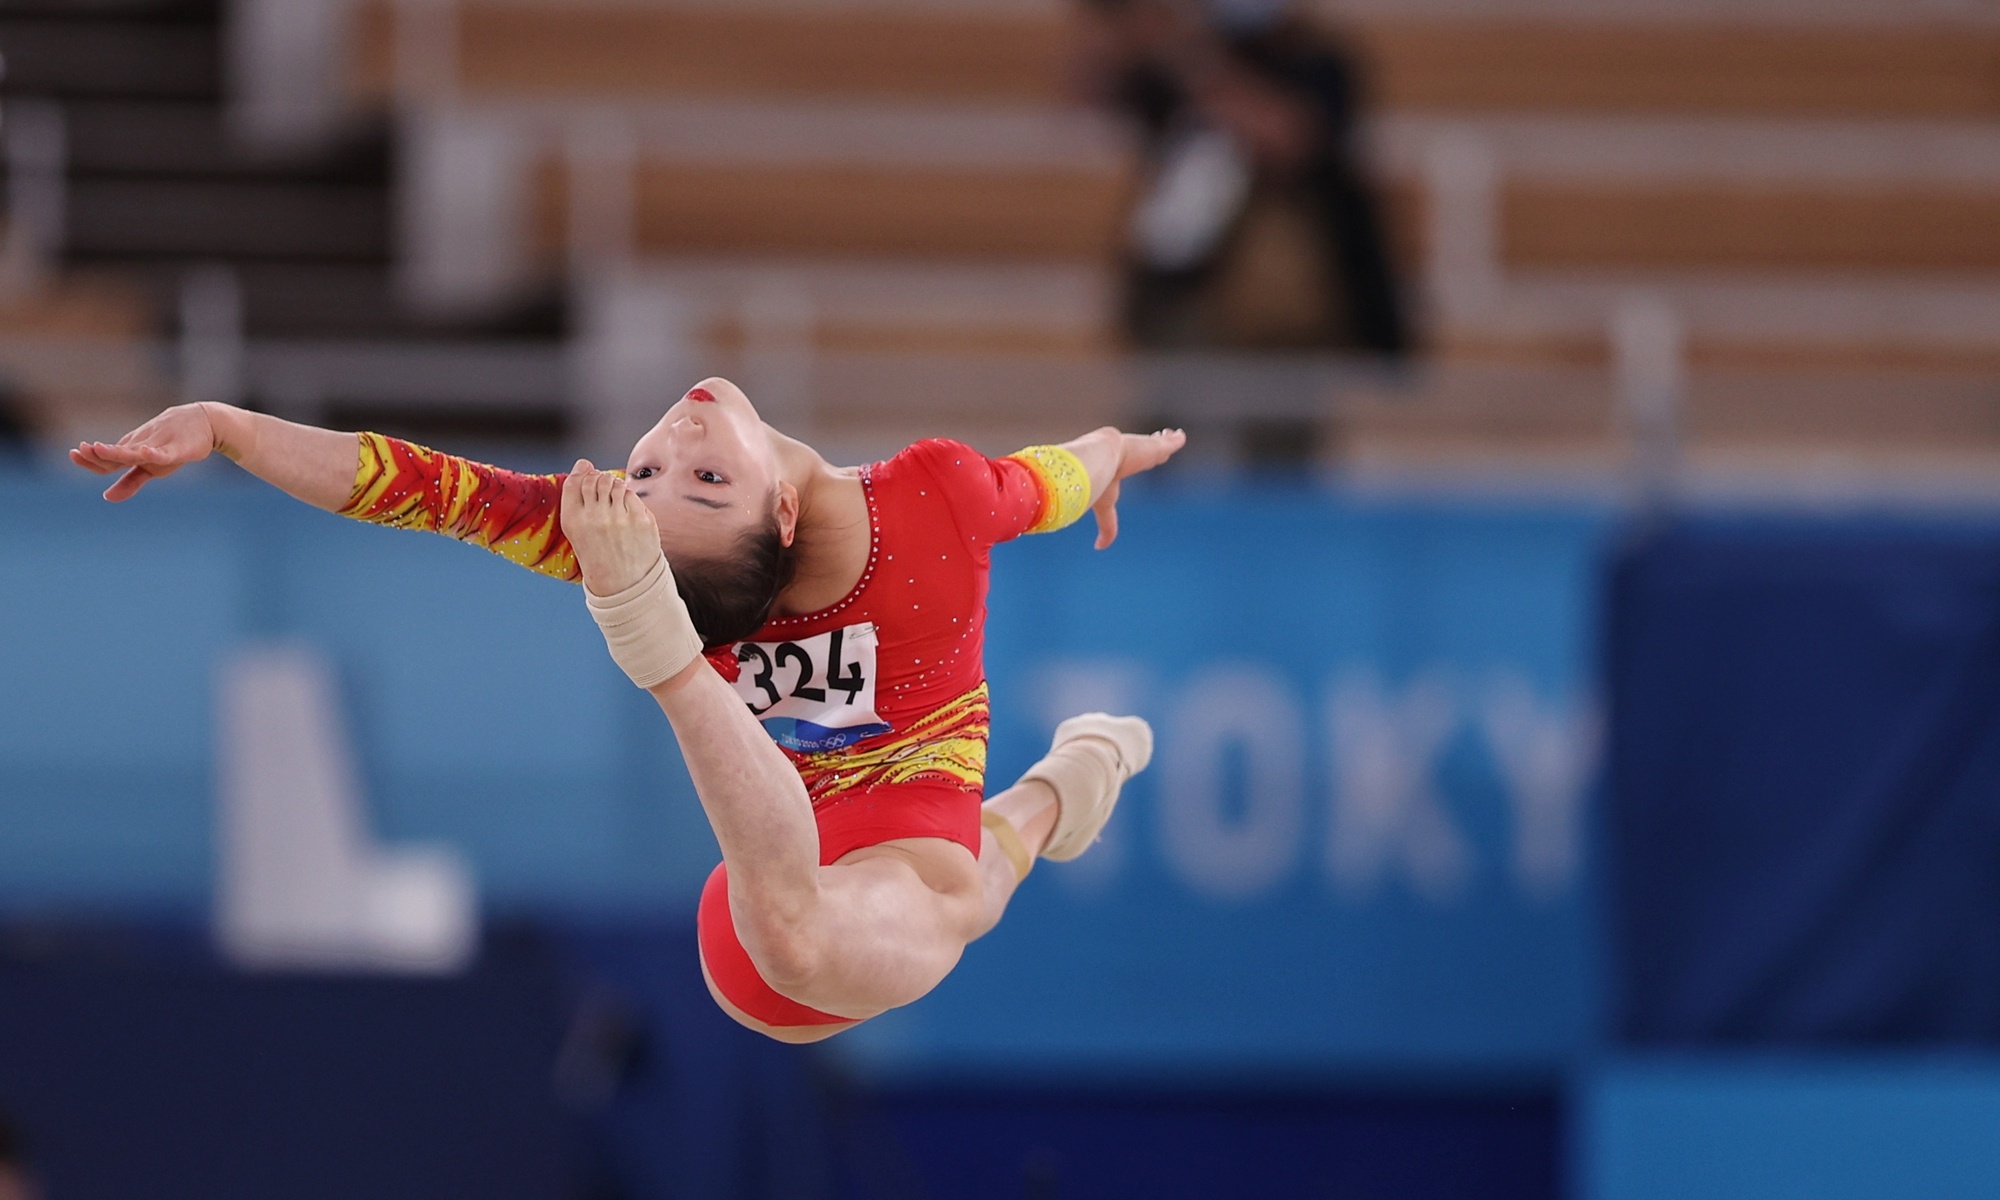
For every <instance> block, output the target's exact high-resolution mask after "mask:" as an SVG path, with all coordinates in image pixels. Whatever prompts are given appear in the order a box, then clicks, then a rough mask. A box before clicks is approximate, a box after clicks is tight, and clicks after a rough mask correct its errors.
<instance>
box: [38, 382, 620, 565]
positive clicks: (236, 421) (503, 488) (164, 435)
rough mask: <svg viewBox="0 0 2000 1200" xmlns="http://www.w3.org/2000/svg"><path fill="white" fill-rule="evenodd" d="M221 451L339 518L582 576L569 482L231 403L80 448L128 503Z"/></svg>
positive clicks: (177, 414) (109, 495) (112, 494)
mask: <svg viewBox="0 0 2000 1200" xmlns="http://www.w3.org/2000/svg"><path fill="white" fill-rule="evenodd" d="M212 453H220V454H222V455H223V456H225V457H227V458H229V459H232V460H234V461H235V462H236V463H237V464H238V465H240V466H241V467H243V468H244V469H245V470H247V471H249V472H250V473H251V474H252V475H255V476H257V477H258V478H259V479H262V480H264V481H265V482H267V483H270V484H272V485H274V486H276V487H278V488H279V489H281V490H283V491H285V492H287V493H289V494H291V495H292V496H295V497H297V498H298V499H300V500H303V501H305V502H306V503H307V504H311V505H313V506H315V507H318V508H324V509H326V510H327V511H329V512H334V513H339V514H340V515H342V516H346V517H353V518H354V519H356V520H360V521H367V522H370V523H372V524H376V525H389V526H393V527H395V528H398V529H420V530H424V531H426V532H430V533H441V534H444V535H445V536H447V537H451V538H456V539H457V540H459V541H462V542H469V543H471V544H472V545H475V546H478V547H480V548H481V549H485V550H490V551H492V552H493V553H495V554H498V555H499V556H501V557H502V558H505V559H507V560H508V561H509V562H513V563H516V564H518V565H520V566H523V567H527V568H528V569H529V570H532V571H536V572H539V573H541V574H544V575H551V576H554V577H555V578H557V579H563V580H568V581H570V582H576V581H577V580H578V579H580V578H581V574H580V572H579V571H578V570H577V565H576V556H575V555H574V554H573V553H572V552H571V550H570V545H569V539H568V538H566V537H564V536H563V532H562V521H561V506H562V476H560V475H528V474H523V473H521V472H518V471H507V470H502V469H501V468H499V467H491V466H487V465H486V464H484V463H477V462H473V461H472V460H470V459H465V458H459V457H456V456H454V455H450V454H441V453H439V452H438V451H435V450H431V449H429V448H427V447H424V446H419V445H416V444H414V443H412V442H405V441H400V440H398V439H396V438H389V437H383V436H382V435H381V434H376V433H335V432H333V431H331V430H326V429H316V428H314V427H312V426H310V425H299V424H296V423H294V422H291V421H284V420H280V419H278V418H277V417H270V416H265V415H263V414H261V413H252V412H245V411H243V410H242V409H239V408H234V407H232V406H230V405H227V404H183V405H178V406H176V407H174V408H170V409H168V410H166V411H165V412H163V413H161V414H160V415H159V416H157V417H154V418H153V419H152V420H150V421H148V422H146V423H145V424H144V425H141V426H140V427H139V428H137V429H135V430H133V431H132V432H131V433H128V434H126V435H125V436H124V437H122V438H120V439H119V440H118V441H117V442H116V443H104V442H86V443H84V444H83V445H81V446H78V447H77V448H76V449H74V450H72V451H70V459H71V461H73V462H75V463H76V464H77V465H78V466H81V467H84V468H86V469H88V470H91V471H95V472H97V473H98V474H100V475H105V474H111V473H113V472H122V474H120V475H119V478H118V480H117V481H116V482H115V483H113V484H112V485H111V487H110V488H109V489H107V490H106V491H105V493H104V498H105V499H107V500H112V501H118V500H124V499H127V498H129V497H131V496H132V495H134V494H135V493H137V492H138V491H139V489H140V488H142V487H144V486H145V485H146V484H147V483H149V482H151V481H152V480H154V479H158V478H160V477H162V476H165V475H170V474H172V473H173V472H175V471H177V470H179V469H180V468H181V467H184V466H186V465H187V464H189V463H191V462H197V461H199V460H201V459H203V458H206V457H208V456H209V455H210V454H212Z"/></svg>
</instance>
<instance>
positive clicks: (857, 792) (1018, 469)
mask: <svg viewBox="0 0 2000 1200" xmlns="http://www.w3.org/2000/svg"><path fill="white" fill-rule="evenodd" d="M361 457H362V461H361V469H360V472H359V474H358V475H357V477H356V480H355V490H354V496H353V499H352V500H351V501H350V502H349V503H348V505H347V507H346V508H345V509H343V510H342V512H343V513H344V514H345V515H348V516H352V517H356V518H359V519H362V520H368V521H374V522H377V523H380V524H387V525H394V526H398V527H401V528H415V529H427V530H431V531H434V532H439V533H444V534H448V535H450V536H452V537H456V538H459V539H460V540H462V541H467V542H471V543H473V544H475V545H479V546H482V547H485V548H487V549H490V550H492V551H493V552H494V553H497V554H501V555H503V556H504V557H507V558H508V559H510V560H511V561H514V562H517V563H520V564H521V565H523V566H526V567H529V568H530V569H533V570H537V571H540V572H542V573H544V574H548V575H553V576H555V577H557V578H561V579H567V580H572V581H575V580H577V579H579V578H580V573H579V571H578V569H577V566H576V559H575V556H574V555H573V554H572V553H571V552H570V549H569V545H568V542H567V540H566V539H564V538H563V536H562V529H561V489H562V478H563V477H562V476H560V475H522V474H518V473H515V472H511V471H502V470H499V469H497V468H493V467H487V466H483V465H481V464H477V463H470V462H468V461H466V460H464V459H459V458H453V457H452V456H449V455H443V454H438V453H436V452H435V451H431V450H427V449H425V448H423V447H420V446H413V445H411V444H409V443H407V442H398V441H395V440H393V439H389V438H383V437H381V436H379V435H376V434H363V435H362V456H361ZM861 481H862V487H863V489H864V492H865V494H866V496H867V501H868V516H869V526H870V530H869V532H870V548H869V558H868V566H867V568H866V570H865V571H864V572H863V574H862V577H861V581H860V582H859V583H858V584H857V585H856V586H855V587H854V589H853V591H851V592H850V593H849V594H848V595H847V596H846V597H845V598H844V599H842V600H841V601H840V602H839V603H837V604H835V605H833V606H832V607H829V608H827V609H824V610H822V611H820V612H816V613H810V614H807V615H804V616H798V617H784V618H779V619H777V620H773V621H771V622H769V623H768V624H767V625H766V626H765V627H764V628H763V629H761V630H759V631H758V632H757V634H756V635H755V636H754V637H753V638H751V639H750V641H749V642H748V643H746V644H745V645H743V646H739V647H735V648H721V649H720V652H712V653H711V655H710V661H711V662H712V663H713V664H714V665H715V666H716V668H717V669H718V670H720V671H721V672H722V673H723V674H724V676H725V677H726V678H730V679H731V681H732V683H733V684H734V685H735V686H736V689H737V692H738V694H739V695H743V696H744V697H745V701H746V703H748V704H749V705H750V706H751V708H752V710H753V711H759V710H762V711H763V712H764V713H765V714H766V715H765V716H764V723H765V727H766V728H767V729H768V730H771V731H772V732H773V736H774V737H776V738H778V739H779V744H780V748H781V749H783V750H784V752H785V754H786V755H787V756H788V757H789V758H790V759H791V760H792V762H793V764H794V766H795V767H796V768H797V769H798V772H799V775H800V778H802V779H803V780H804V781H805V784H806V790H807V793H808V794H809V795H810V796H811V798H812V803H813V813H814V817H815V819H816V823H817V824H818V827H819V835H820V861H821V863H822V864H830V863H832V862H834V861H836V860H837V859H839V858H841V857H842V856H843V855H846V854H848V853H850V852H852V851H854V850H857V849H860V848H862V847H864V846H872V845H877V844H879V843H881V842H885V841H889V840H892V839H896V838H908V837H940V838H945V839H947V840H950V841H954V842H957V843H959V844H960V845H962V846H965V847H966V848H967V849H969V850H971V851H972V852H973V854H974V855H977V854H978V853H979V840H980V838H979V803H980V799H981V796H982V793H983V788H984V783H985V769H986V740H987V730H988V709H987V694H986V680H985V671H984V668H983V665H982V662H981V652H982V649H983V644H984V632H985V618H986V586H987V572H988V566H989V562H988V555H989V551H990V550H991V548H992V547H993V546H994V545H995V544H997V543H999V542H1004V541H1007V540H1010V539H1012V538H1014V537H1018V536H1019V535H1021V534H1023V533H1041V532H1047V531H1050V530H1054V529H1060V528H1062V527H1063V526H1065V525H1068V524H1069V523H1071V522H1073V521H1075V520H1076V519H1077V518H1078V517H1080V516H1081V515H1082V514H1083V512H1084V511H1085V510H1086V509H1087V507H1088V504H1089V493H1090V483H1089V478H1088V476H1087V474H1086V473H1085V471H1084V468H1083V465H1082V464H1081V463H1080V462H1078V461H1077V459H1076V457H1075V456H1074V455H1073V454H1071V453H1069V452H1068V451H1066V450H1063V449H1061V448H1059V447H1052V446H1037V447H1031V448H1029V449H1027V450H1023V451H1021V452H1020V453H1018V454H1014V455H1010V456H1008V457H1006V458H1001V459H990V458H987V457H986V456H985V455H983V454H980V453H979V452H978V451H976V450H974V449H972V448H971V447H969V446H966V445H964V444H962V443H959V442H952V441H944V440H938V439H933V440H929V441H923V442H918V443H917V444H915V445H913V446H911V447H909V448H908V449H906V450H904V451H903V452H902V453H900V454H898V455H896V456H895V457H893V458H891V459H889V460H887V461H886V462H880V463H875V464H872V465H870V466H867V467H863V468H862V469H861ZM867 627H872V633H873V640H874V649H873V657H874V662H873V666H872V674H871V675H869V677H868V681H869V682H870V683H871V684H872V688H873V699H874V715H875V717H876V718H877V720H874V721H862V722H859V723H852V722H854V721H855V720H856V717H857V715H859V706H858V705H846V706H843V705H842V703H841V701H842V699H843V698H844V696H843V693H844V692H849V693H853V692H858V691H859V684H858V681H859V680H860V679H861V675H862V672H863V670H864V669H865V668H864V657H865V656H864V655H862V654H858V653H856V651H855V650H854V647H856V646H859V645H862V644H863V643H864V642H865V641H866V640H867ZM836 634H838V635H839V636H841V637H842V638H843V641H842V642H840V643H835V644H833V646H832V649H831V650H830V651H829V650H828V639H829V638H831V637H832V636H834V635H836ZM813 639H819V641H818V642H817V643H815V642H814V641H813ZM816 647H817V652H818V653H819V655H820V658H819V659H817V660H816V661H813V663H812V667H813V668H814V670H812V671H811V672H809V671H808V670H807V668H806V667H805V663H806V662H807V660H811V659H813V655H814V652H815V648H816ZM842 647H845V648H844V649H843V648H842ZM829 655H830V656H829ZM815 684H816V685H817V686H813V685H815ZM828 685H832V686H831V687H829V686H828ZM802 691H803V692H805V693H807V694H808V695H809V696H810V695H812V694H814V693H817V696H818V697H822V698H825V699H823V700H822V702H821V703H819V704H818V705H817V707H816V708H815V711H813V712H811V713H809V714H808V715H807V716H806V717H804V718H800V719H798V720H793V719H791V718H789V717H786V716H783V715H781V714H782V712H783V711H784V710H778V711H777V712H774V711H773V706H774V705H776V704H777V703H778V702H780V701H785V702H787V704H788V706H790V705H792V704H806V705H807V707H814V706H813V705H812V704H811V703H809V702H808V701H801V700H796V699H793V698H796V697H798V696H799V695H800V693H801V692H802ZM787 694H789V696H788V695H787ZM862 694H863V695H865V693H862ZM828 714H831V715H828ZM828 721H847V722H850V724H849V725H847V726H846V727H844V728H834V729H832V730H829V729H828V728H826V726H825V724H823V722H828ZM787 743H789V744H787ZM836 743H845V744H836ZM699 920H700V929H701V945H702V956H703V960H704V962H705V963H706V965H707V967H708V970H709V974H710V977H711V978H712V979H713V980H714V981H715V983H716V986H717V988H718V989H719V990H720V991H721V992H722V993H723V994H724V995H725V996H727V997H729V999H730V1001H731V1002H732V1003H734V1004H735V1005H736V1006H737V1007H738V1008H739V1009H741V1010H743V1011H744V1012H746V1013H749V1014H750V1015H751V1016H753V1017H756V1018H757V1019H759V1020H762V1021H764V1022H766V1023H767V1024H772V1025H811V1024H828V1023H836V1022H840V1021H842V1020H843V1018H840V1017H834V1016H831V1015H828V1014H825V1013H820V1012H817V1011H816V1010H813V1009H811V1008H808V1007H806V1006H805V1005H802V1004H798V1003H797V1002H795V1001H792V1000H789V999H787V998H785V997H783V996H781V995H779V994H778V993H777V992H776V991H774V990H772V989H771V988H770V987H769V986H768V985H767V984H765V983H764V981H763V980H762V979H761V978H759V977H758V976H757V974H756V971H755V968H754V966H752V965H751V963H750V959H749V956H748V954H747V953H745V952H744V951H743V949H742V947H741V945H740V944H739V943H738V942H737V940H736V937H735V932H734V929H733V927H732V923H731V922H730V920H729V910H728V902H727V890H726V873H725V871H724V868H722V867H720V866H718V867H717V868H716V870H715V873H714V874H713V875H711V876H710V878H709V880H708V885H707V886H706V887H705V888H704V889H703V893H702V902H701V909H700V917H699Z"/></svg>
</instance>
